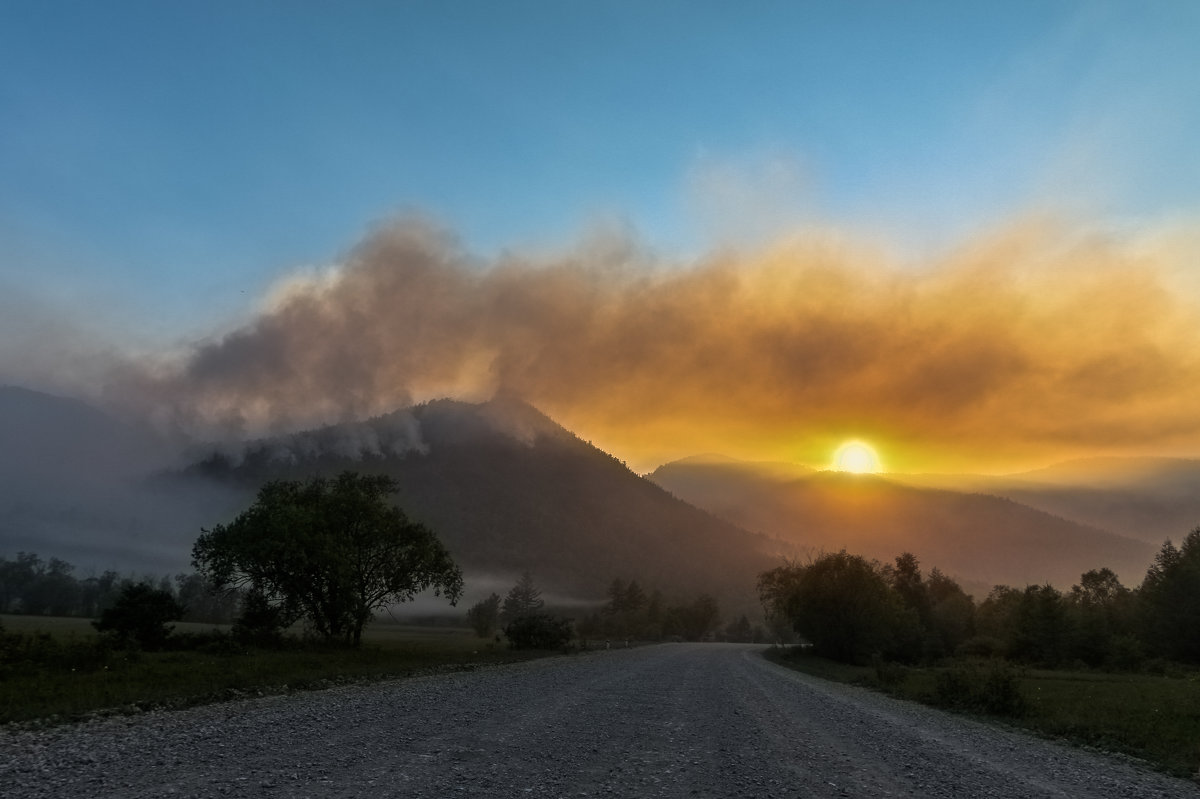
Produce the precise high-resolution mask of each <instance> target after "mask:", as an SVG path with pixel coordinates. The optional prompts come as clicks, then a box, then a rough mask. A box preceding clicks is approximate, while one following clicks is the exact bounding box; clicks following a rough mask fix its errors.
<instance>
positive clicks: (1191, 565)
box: [1138, 527, 1200, 662]
mask: <svg viewBox="0 0 1200 799" xmlns="http://www.w3.org/2000/svg"><path fill="white" fill-rule="evenodd" d="M1138 600H1139V605H1140V620H1141V625H1140V630H1141V635H1142V638H1143V639H1144V640H1145V642H1146V645H1147V647H1148V648H1149V649H1150V651H1151V652H1153V653H1154V654H1157V655H1160V656H1163V657H1168V658H1175V659H1178V660H1186V661H1191V662H1200V527H1197V528H1196V529H1195V530H1192V531H1191V532H1190V533H1188V535H1187V537H1186V538H1184V539H1183V544H1182V545H1181V546H1180V547H1179V548H1176V547H1175V546H1174V545H1173V544H1172V543H1171V542H1170V541H1167V542H1166V543H1164V544H1163V546H1162V549H1160V550H1159V552H1158V554H1157V555H1156V556H1155V558H1154V563H1153V564H1152V565H1151V566H1150V569H1149V571H1147V572H1146V578H1145V580H1143V581H1142V587H1141V589H1140V590H1139V591H1138Z"/></svg>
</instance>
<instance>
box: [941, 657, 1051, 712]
mask: <svg viewBox="0 0 1200 799" xmlns="http://www.w3.org/2000/svg"><path fill="white" fill-rule="evenodd" d="M934 700H935V701H936V703H937V704H939V705H942V706H943V707H949V708H953V709H955V710H967V711H972V712H975V713H989V714H991V715H995V716H1021V715H1024V713H1025V711H1026V710H1027V709H1028V707H1027V704H1026V702H1025V697H1024V695H1022V693H1021V687H1020V682H1019V679H1018V677H1017V673H1016V672H1015V671H1014V670H1013V668H1012V667H1011V666H1009V665H1008V663H1005V662H1003V661H995V662H993V663H990V664H989V665H988V666H987V667H986V668H979V667H972V666H962V665H959V666H953V667H951V668H949V669H945V670H943V671H939V672H938V673H937V675H936V677H935V678H934Z"/></svg>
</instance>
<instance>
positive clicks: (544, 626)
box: [504, 613, 574, 649]
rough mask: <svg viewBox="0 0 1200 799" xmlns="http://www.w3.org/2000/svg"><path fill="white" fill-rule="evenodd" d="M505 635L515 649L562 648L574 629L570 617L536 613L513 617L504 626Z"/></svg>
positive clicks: (572, 634)
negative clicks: (564, 617)
mask: <svg viewBox="0 0 1200 799" xmlns="http://www.w3.org/2000/svg"><path fill="white" fill-rule="evenodd" d="M504 635H505V637H506V638H508V642H509V644H511V645H512V648H513V649H561V648H562V647H564V646H566V645H567V643H568V642H569V641H570V640H571V638H572V637H573V636H574V631H573V630H572V629H571V620H570V619H562V618H559V617H557V616H551V615H550V614H548V613H534V614H532V615H529V616H520V617H518V618H516V619H513V620H512V621H511V622H509V624H508V626H507V627H505V628H504Z"/></svg>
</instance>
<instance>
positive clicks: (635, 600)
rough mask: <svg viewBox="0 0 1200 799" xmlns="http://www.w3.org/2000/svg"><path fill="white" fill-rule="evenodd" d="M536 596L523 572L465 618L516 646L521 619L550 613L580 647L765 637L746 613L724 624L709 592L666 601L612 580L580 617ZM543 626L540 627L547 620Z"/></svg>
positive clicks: (638, 587)
mask: <svg viewBox="0 0 1200 799" xmlns="http://www.w3.org/2000/svg"><path fill="white" fill-rule="evenodd" d="M540 595H541V591H540V590H538V589H537V588H536V587H535V586H534V583H533V578H532V577H531V576H530V575H529V573H528V572H526V573H525V574H524V575H522V577H521V579H520V580H518V582H517V583H516V585H514V586H513V587H512V589H511V590H509V592H508V594H507V596H505V597H504V598H503V599H501V597H500V595H499V594H492V595H491V596H489V597H488V598H487V599H483V600H481V601H479V602H477V603H475V604H474V605H472V606H471V607H470V608H469V609H468V610H467V621H468V622H469V623H470V625H471V626H472V628H474V630H475V632H476V634H478V635H479V636H480V637H481V638H488V637H492V636H495V635H498V634H500V633H503V634H504V635H505V636H506V637H507V638H508V639H509V640H510V642H513V643H514V644H516V643H517V642H518V639H519V637H520V634H521V633H522V632H523V631H524V630H525V628H526V627H527V626H528V625H527V624H521V623H519V622H521V621H522V620H523V619H526V618H529V617H533V616H552V617H553V618H555V619H558V620H559V622H560V624H561V623H562V622H567V626H566V627H565V628H564V629H565V630H566V631H567V632H568V633H569V634H568V635H567V639H568V640H569V638H570V637H571V636H574V637H577V638H578V639H579V641H580V643H581V644H582V645H587V642H588V641H598V640H606V641H613V640H617V641H665V640H686V641H704V640H722V641H737V642H760V641H763V640H765V639H766V632H765V631H764V630H763V628H762V627H761V626H760V625H752V624H751V623H750V620H749V619H748V618H747V617H746V616H745V615H742V616H740V617H739V618H738V619H736V620H734V621H733V622H731V623H730V624H729V625H727V626H726V627H724V628H722V627H721V610H720V607H719V605H718V603H717V600H716V599H715V598H714V597H713V596H711V595H710V594H699V595H697V596H696V597H695V598H694V599H692V600H690V601H683V602H670V603H669V602H667V601H666V600H665V599H664V596H663V593H662V591H660V590H658V589H657V588H655V589H652V590H650V591H649V592H647V591H646V590H644V589H643V588H642V587H641V585H640V584H639V583H638V581H637V580H629V581H626V580H623V579H615V580H613V581H612V583H611V584H610V585H609V588H608V601H607V602H606V603H605V604H604V605H603V606H602V607H600V608H599V609H596V610H593V611H591V612H589V613H587V614H586V615H584V616H583V617H582V618H580V619H578V620H568V619H566V618H565V617H563V616H561V615H558V616H554V615H553V614H547V613H545V611H544V604H545V603H544V602H543V601H542V600H541V598H540ZM571 622H573V624H572V623H571ZM514 624H516V626H514ZM541 624H542V625H543V626H544V625H545V624H546V622H541ZM514 632H516V633H517V636H516V637H514Z"/></svg>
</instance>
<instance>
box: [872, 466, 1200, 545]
mask: <svg viewBox="0 0 1200 799" xmlns="http://www.w3.org/2000/svg"><path fill="white" fill-rule="evenodd" d="M895 479H896V480H898V481H902V482H904V483H906V484H909V485H923V486H928V487H940V488H950V489H954V488H958V489H960V490H961V489H967V490H972V491H980V492H986V493H989V494H995V495H997V496H1002V497H1007V498H1009V499H1012V500H1014V501H1016V502H1020V503H1023V504H1025V505H1029V506H1031V507H1034V508H1039V509H1041V510H1045V511H1047V512H1049V513H1053V514H1055V515H1058V516H1062V517H1064V518H1067V519H1071V520H1072V521H1076V522H1079V523H1081V524H1086V525H1092V526H1095V527H1101V528H1103V529H1106V530H1110V531H1112V532H1115V533H1119V534H1121V535H1124V536H1127V537H1129V538H1136V539H1138V540H1140V541H1145V542H1147V543H1150V544H1153V545H1155V546H1156V547H1157V546H1159V545H1161V544H1162V542H1163V541H1164V540H1166V539H1168V538H1170V539H1172V540H1174V541H1175V542H1178V541H1179V540H1180V539H1182V538H1183V537H1184V536H1185V535H1187V534H1188V532H1189V531H1191V530H1192V529H1193V528H1195V527H1196V526H1197V525H1200V461H1198V460H1190V459H1183V458H1144V457H1143V458H1090V459H1081V460H1073V461H1067V462H1065V463H1061V464H1056V465H1054V466H1050V467H1047V468H1045V469H1038V470H1036V471H1031V472H1023V473H1021V474H1014V475H1005V476H980V475H969V476H960V475H940V476H939V475H899V476H897V477H896V478H895Z"/></svg>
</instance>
